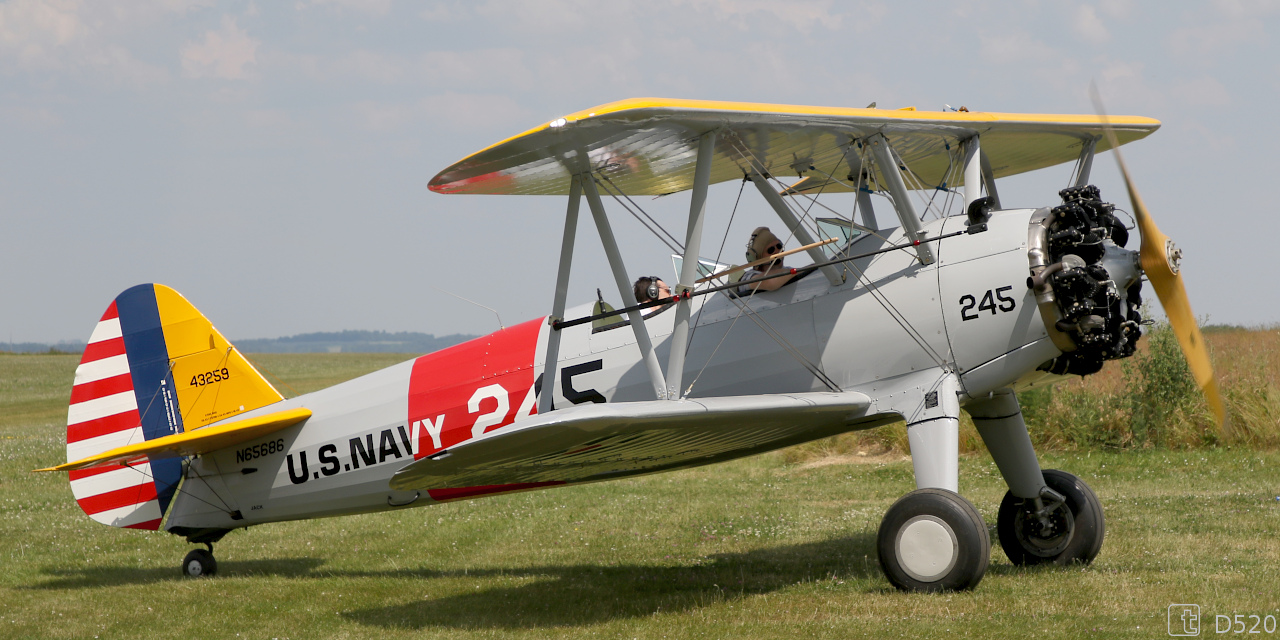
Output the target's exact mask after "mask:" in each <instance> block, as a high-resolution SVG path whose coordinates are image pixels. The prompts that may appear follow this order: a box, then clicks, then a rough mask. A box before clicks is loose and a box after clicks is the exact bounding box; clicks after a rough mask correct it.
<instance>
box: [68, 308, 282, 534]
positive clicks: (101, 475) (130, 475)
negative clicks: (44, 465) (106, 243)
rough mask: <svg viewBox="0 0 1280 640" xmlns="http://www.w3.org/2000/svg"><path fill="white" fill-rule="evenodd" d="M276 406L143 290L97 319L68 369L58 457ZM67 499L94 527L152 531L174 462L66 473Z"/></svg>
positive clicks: (197, 324) (226, 354)
mask: <svg viewBox="0 0 1280 640" xmlns="http://www.w3.org/2000/svg"><path fill="white" fill-rule="evenodd" d="M281 399H283V397H282V396H281V395H280V393H279V392H278V391H276V389H275V388H274V387H272V386H271V384H270V383H269V382H267V380H266V379H265V378H263V377H262V375H261V374H260V373H258V371H257V370H256V369H254V367H253V365H251V364H249V362H248V360H246V359H245V358H244V356H243V355H241V354H240V352H239V351H238V350H236V349H235V348H234V347H233V346H232V345H231V343H229V342H227V340H226V338H224V337H223V336H222V334H220V333H219V332H218V330H217V329H215V328H214V327H213V324H212V323H210V322H209V320H208V319H207V318H205V317H204V315H203V314H201V313H200V312H199V311H198V310H197V309H196V308H195V307H194V306H192V305H191V303H189V302H187V300H186V298H183V297H182V295H180V294H179V293H178V292H176V291H174V290H173V289H170V288H169V287H166V286H164V285H159V284H144V285H138V286H136V287H132V288H130V289H128V290H126V291H125V292H124V293H121V294H120V295H119V296H117V297H116V299H115V300H114V301H113V302H112V303H111V305H110V306H109V307H107V311H106V313H104V314H103V315H102V319H101V320H99V321H98V324H97V326H96V327H95V328H94V331H93V334H92V335H91V336H90V338H89V344H88V345H87V346H86V347H85V351H84V355H83V356H82V357H81V359H80V365H79V366H78V367H77V368H76V378H75V383H74V385H73V386H72V389H71V402H70V407H69V408H68V410H67V460H68V462H71V461H75V460H80V459H82V458H86V457H88V456H92V455H96V454H99V453H102V452H105V451H109V450H111V449H114V448H116V447H120V446H124V445H128V444H135V443H138V442H142V441H144V440H153V439H155V438H160V437H164V436H167V435H171V434H175V433H181V432H183V431H189V430H192V429H197V428H200V427H203V426H205V425H208V424H211V423H213V422H217V421H219V420H222V419H224V418H228V417H231V416H234V415H237V414H239V413H243V412H245V411H251V410H253V409H257V408H259V407H263V406H266V405H268V404H272V403H274V402H278V401H279V400H281ZM70 474H71V475H70V480H71V490H72V493H73V494H74V495H75V498H76V502H77V503H79V505H80V507H81V508H82V509H83V510H84V512H85V513H86V514H88V515H89V517H91V518H93V519H94V520H96V521H98V522H101V523H103V524H108V525H112V526H116V527H127V528H135V529H152V530H154V529H159V528H160V524H161V522H162V520H163V517H164V513H165V511H166V510H167V509H168V506H169V502H170V500H171V499H172V497H173V493H174V491H175V489H176V488H177V486H178V482H179V481H180V480H181V477H182V461H181V459H180V458H162V459H154V460H147V461H143V462H140V463H135V464H132V465H110V466H103V467H95V468H91V469H83V470H78V471H71V472H70Z"/></svg>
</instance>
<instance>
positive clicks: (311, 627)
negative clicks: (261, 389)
mask: <svg viewBox="0 0 1280 640" xmlns="http://www.w3.org/2000/svg"><path fill="white" fill-rule="evenodd" d="M400 359H403V357H400V358H397V357H394V356H386V357H384V356H380V355H378V356H358V355H352V354H335V355H318V356H310V355H308V356H271V357H270V358H268V357H265V356H255V360H256V361H258V362H259V363H260V364H263V363H265V366H266V367H267V368H268V369H270V370H272V371H273V372H274V373H275V374H276V375H278V376H280V378H282V379H284V380H286V381H288V382H289V384H290V385H291V386H293V387H295V388H297V389H298V390H299V391H303V390H306V389H310V388H313V385H317V384H322V383H323V382H325V381H329V380H335V379H338V378H341V377H343V376H349V375H357V374H359V373H363V372H364V371H366V370H369V369H375V368H378V367H380V366H385V365H388V364H392V363H394V362H395V361H397V360H400ZM77 360H78V358H77V357H76V356H3V357H0V459H2V460H3V462H2V463H0V566H2V567H3V568H4V570H3V572H0V637H4V638H9V637H14V638H25V637H32V638H46V637H52V638H62V637H65V638H91V637H95V636H97V637H103V638H110V637H139V636H140V637H166V638H234V637H237V634H239V637H250V638H317V637H335V638H378V639H380V640H383V639H391V638H410V637H413V638H418V637H447V638H453V637H457V638H468V637H485V638H489V637H557V638H558V637H604V638H615V637H625V638H662V637H669V638H689V637H711V638H723V637H749V638H756V637H778V638H792V637H807V638H847V637H864V636H866V637H882V636H890V637H900V636H902V637H936V636H942V635H944V634H946V635H952V636H957V637H1008V638H1023V637H1026V636H1028V635H1031V634H1035V635H1036V636H1037V637H1047V638H1055V637H1105V638H1110V637H1133V638H1156V637H1167V635H1166V608H1167V607H1168V605H1169V604H1172V603H1195V604H1199V605H1200V606H1201V608H1202V613H1203V614H1204V620H1205V622H1204V627H1203V628H1204V629H1205V630H1206V632H1205V633H1203V634H1202V635H1209V634H1210V633H1211V632H1209V631H1208V630H1209V629H1211V628H1212V625H1213V615H1214V614H1232V613H1242V614H1246V615H1247V614H1258V615H1264V616H1265V615H1267V614H1272V615H1280V535H1278V534H1280V502H1277V500H1276V498H1277V496H1278V495H1280V454H1278V453H1275V452H1268V451H1258V450H1251V449H1242V448H1225V447H1223V448H1208V449H1201V450H1189V451H1179V450H1168V449H1161V448H1145V449H1141V450H1136V451H1130V452H1117V451H1105V452H1100V451H1083V450H1080V451H1058V452H1049V453H1047V454H1046V455H1044V456H1043V458H1044V463H1045V466H1047V467H1056V468H1062V469H1067V470H1070V471H1072V472H1073V473H1076V474H1078V475H1080V476H1081V477H1083V478H1085V480H1086V481H1087V482H1088V483H1089V484H1090V485H1091V486H1092V487H1093V488H1094V489H1095V491H1097V493H1098V494H1099V496H1100V497H1101V499H1102V501H1103V505H1104V507H1105V509H1106V514H1107V541H1106V544H1105V545H1104V547H1103V550H1102V554H1101V556H1099V558H1098V560H1097V561H1096V562H1095V563H1094V564H1093V565H1092V566H1090V567H1083V568H1082V567H1076V568H1070V569H1036V570H1028V569H1022V568H1017V567H1014V566H1012V565H1010V564H1009V562H1008V560H1007V559H1006V558H1005V557H1004V555H1003V553H1002V552H1000V551H999V549H998V546H997V549H996V550H994V551H993V553H992V562H991V566H990V568H989V570H988V572H987V576H986V578H985V579H984V580H983V582H982V584H981V585H979V587H978V589H977V590H976V591H974V592H968V593H956V594H943V595H911V594H903V593H898V592H896V591H893V590H892V589H891V588H890V587H889V584H888V582H887V581H886V580H885V579H884V577H883V576H882V575H881V573H880V569H879V566H878V565H877V562H876V558H875V546H874V545H875V533H876V529H877V527H878V526H879V522H880V518H881V516H882V514H883V513H884V511H885V510H886V509H887V508H888V507H889V505H890V504H892V502H893V501H894V500H895V499H897V498H898V497H899V496H901V495H902V494H903V493H906V492H907V491H909V490H911V489H912V488H913V487H914V484H913V480H912V473H911V465H910V462H909V461H908V460H905V459H901V458H897V457H894V456H892V455H890V456H882V457H874V456H870V457H868V458H863V459H861V460H863V461H862V462H853V463H850V462H842V461H841V460H843V459H834V460H833V459H830V458H826V459H819V460H816V462H824V463H831V464H813V462H815V461H813V460H811V461H810V463H808V464H804V463H796V462H788V460H789V459H794V457H789V456H788V455H785V454H784V453H776V454H769V455H764V456H759V457H756V458H751V459H748V460H742V461H738V462H734V463H729V464H724V465H717V466H712V467H705V468H701V469H693V470H688V471H682V472H676V473H669V474H661V475H655V476H648V477H643V478H636V479H630V480H622V481H617V482H610V483H602V484H595V485H587V486H580V487H569V488H560V489H552V490H548V491H541V492H531V493H522V494H515V495H508V496H499V497H494V498H487V499H483V500H475V501H464V502H458V503H452V504H447V505H440V506H433V507H425V508H419V509H409V510H404V511H398V512H393V513H385V514H377V515H367V516H356V517H350V518H334V519H327V520H316V521H310V522H297V523H284V524H275V525H264V526H261V527H254V528H251V529H249V530H246V531H238V532H235V533H232V534H231V535H229V536H228V537H227V538H226V539H224V540H223V541H222V542H221V543H219V544H218V545H217V555H218V560H219V563H220V567H219V570H220V573H219V575H218V576H217V577H216V578H213V579H203V580H189V579H183V578H182V577H180V575H179V570H178V564H179V561H180V559H181V558H182V556H183V554H184V553H186V551H187V550H188V549H189V548H190V545H187V544H185V543H184V542H183V541H182V540H181V539H180V538H177V537H175V536H171V535H168V534H163V533H148V532H137V531H126V530H119V529H112V528H110V527H105V526H102V525H99V524H97V523H94V522H92V521H91V520H89V519H88V518H87V517H85V516H84V515H83V514H82V513H81V512H80V510H79V507H77V506H76V504H75V502H74V501H73V500H72V498H71V493H70V490H69V489H68V487H67V484H66V479H65V477H63V476H61V475H56V474H32V473H30V472H29V470H30V469H33V468H36V467H38V466H46V465H47V464H49V463H52V462H57V461H60V460H61V459H63V457H64V454H63V448H62V447H63V445H62V438H63V430H64V426H63V422H64V421H65V411H66V408H65V405H66V400H67V396H68V394H69V388H70V383H71V374H72V371H73V370H74V368H75V363H76V361H77ZM810 458H812V456H810ZM854 459H855V460H856V459H858V458H857V457H856V456H854ZM832 462H834V463H832ZM960 470H961V479H960V482H961V490H962V492H963V493H964V494H965V495H966V496H967V497H968V498H969V499H970V500H972V501H973V502H974V503H975V504H976V505H977V506H978V508H979V510H980V511H981V512H982V513H983V515H984V517H985V518H986V520H987V522H988V523H989V524H994V521H995V510H996V506H997V505H998V503H999V500H1000V497H1001V496H1002V495H1003V493H1004V485H1003V482H1002V481H1001V479H1000V477H999V473H998V472H997V470H996V469H995V466H994V465H993V463H992V462H991V460H990V458H989V457H988V456H987V455H986V454H985V452H982V451H979V452H978V453H975V454H972V455H967V456H965V457H964V458H963V459H962V460H961V467H960Z"/></svg>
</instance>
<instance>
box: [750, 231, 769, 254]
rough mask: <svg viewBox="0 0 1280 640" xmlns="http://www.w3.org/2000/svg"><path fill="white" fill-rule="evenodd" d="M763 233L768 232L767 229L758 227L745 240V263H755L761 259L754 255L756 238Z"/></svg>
mask: <svg viewBox="0 0 1280 640" xmlns="http://www.w3.org/2000/svg"><path fill="white" fill-rule="evenodd" d="M763 231H769V227H758V228H756V230H755V231H752V232H751V237H750V238H747V262H755V261H756V260H759V259H760V258H761V257H763V256H760V255H757V254H756V248H755V244H756V236H758V235H760V233H761V232H763ZM766 248H767V247H766Z"/></svg>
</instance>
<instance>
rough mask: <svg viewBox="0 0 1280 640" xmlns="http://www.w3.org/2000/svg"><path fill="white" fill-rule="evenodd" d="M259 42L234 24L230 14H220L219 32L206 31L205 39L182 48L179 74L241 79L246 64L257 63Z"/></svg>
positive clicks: (243, 75) (244, 72)
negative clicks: (180, 71)
mask: <svg viewBox="0 0 1280 640" xmlns="http://www.w3.org/2000/svg"><path fill="white" fill-rule="evenodd" d="M257 51H258V41H257V40H254V39H253V38H250V37H249V34H248V33H247V32H245V30H244V29H241V28H240V27H238V26H236V22H235V19H234V18H232V17H231V16H223V17H222V29H221V30H220V31H206V32H205V34H204V40H202V41H200V42H189V43H187V44H186V45H185V46H183V47H182V73H183V75H185V76H187V77H191V78H205V77H212V78H224V79H227V80H242V79H244V78H245V77H246V70H245V67H247V66H249V65H252V64H254V63H255V62H257Z"/></svg>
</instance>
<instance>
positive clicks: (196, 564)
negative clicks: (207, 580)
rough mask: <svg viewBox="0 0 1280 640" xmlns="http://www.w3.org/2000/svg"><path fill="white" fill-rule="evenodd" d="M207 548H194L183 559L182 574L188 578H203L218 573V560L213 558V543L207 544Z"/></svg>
mask: <svg viewBox="0 0 1280 640" xmlns="http://www.w3.org/2000/svg"><path fill="white" fill-rule="evenodd" d="M205 546H206V547H208V550H205V549H192V550H191V553H188V554H187V557H185V558H183V559H182V575H184V576H186V577H188V578H201V577H204V576H212V575H214V574H216V573H218V561H217V560H215V559H214V558H213V545H211V544H209V545H205Z"/></svg>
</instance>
